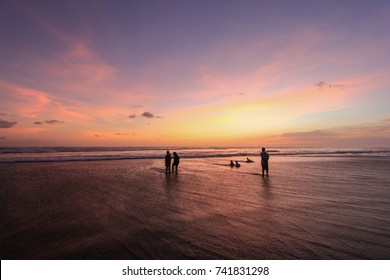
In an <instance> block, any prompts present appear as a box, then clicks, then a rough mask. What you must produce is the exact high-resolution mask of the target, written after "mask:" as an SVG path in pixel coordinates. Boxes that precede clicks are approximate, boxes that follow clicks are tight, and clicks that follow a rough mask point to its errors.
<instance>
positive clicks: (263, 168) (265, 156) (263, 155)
mask: <svg viewBox="0 0 390 280" xmlns="http://www.w3.org/2000/svg"><path fill="white" fill-rule="evenodd" d="M261 150H262V152H261V153H260V157H261V171H262V175H261V176H264V171H266V176H268V160H269V154H268V153H267V152H266V151H265V148H262V149H261Z"/></svg>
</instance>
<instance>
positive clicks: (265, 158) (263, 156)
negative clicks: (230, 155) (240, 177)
mask: <svg viewBox="0 0 390 280" xmlns="http://www.w3.org/2000/svg"><path fill="white" fill-rule="evenodd" d="M260 157H261V176H264V174H265V175H266V176H268V160H269V154H268V153H267V152H266V151H265V148H261V153H260ZM246 162H247V163H252V162H254V161H253V160H251V159H249V158H246ZM229 166H230V167H240V166H241V165H240V164H239V163H238V161H236V163H234V162H233V160H231V161H230V164H229Z"/></svg>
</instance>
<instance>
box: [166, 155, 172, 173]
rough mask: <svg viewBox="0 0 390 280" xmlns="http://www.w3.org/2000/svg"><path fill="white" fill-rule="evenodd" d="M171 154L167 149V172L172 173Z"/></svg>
mask: <svg viewBox="0 0 390 280" xmlns="http://www.w3.org/2000/svg"><path fill="white" fill-rule="evenodd" d="M171 159H172V157H171V154H170V153H169V151H167V155H166V156H165V173H171Z"/></svg>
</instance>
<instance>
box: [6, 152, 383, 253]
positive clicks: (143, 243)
mask: <svg viewBox="0 0 390 280" xmlns="http://www.w3.org/2000/svg"><path fill="white" fill-rule="evenodd" d="M166 150H167V148H165V147H160V148H64V147H55V148H52V147H50V148H1V152H0V155H1V160H0V161H1V162H0V182H1V187H0V214H1V215H0V217H1V218H0V257H1V259H5V260H7V259H73V260H74V259H76V260H78V259H99V260H100V259H103V260H107V259H108V260H116V259H289V260H292V259H293V260H295V259H298V260H302V259H305V260H308V259H309V260H311V259H320V260H323V259H331V260H339V259H365V260H367V259H376V260H378V259H390V173H389V170H390V153H389V152H390V149H388V148H370V149H332V148H269V153H270V163H269V164H270V175H269V177H262V176H261V166H260V158H259V153H260V148H190V147H188V148H170V149H169V150H170V151H171V152H173V151H176V152H177V153H178V154H179V156H180V157H181V160H180V165H179V169H178V173H171V174H165V166H164V156H165V152H166ZM247 157H248V158H250V159H252V160H253V161H254V162H246V158H247ZM230 160H234V161H235V160H237V161H238V162H240V163H241V167H230V166H229V162H230Z"/></svg>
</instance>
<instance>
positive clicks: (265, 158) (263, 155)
mask: <svg viewBox="0 0 390 280" xmlns="http://www.w3.org/2000/svg"><path fill="white" fill-rule="evenodd" d="M260 157H261V171H262V172H261V173H262V174H261V176H264V175H266V176H268V160H269V154H268V153H267V152H266V151H265V148H262V149H261V153H260ZM246 159H247V161H246V162H253V160H250V159H249V158H246ZM171 161H172V156H171V154H170V153H169V151H167V154H166V156H165V173H167V174H168V173H171ZM179 163H180V157H179V156H178V154H177V153H176V152H173V163H172V172H176V173H177V167H178V166H179ZM229 165H230V166H231V167H240V166H241V165H240V164H239V163H238V161H236V163H234V162H233V161H232V160H231V161H230V164H229Z"/></svg>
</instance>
